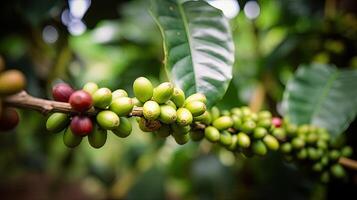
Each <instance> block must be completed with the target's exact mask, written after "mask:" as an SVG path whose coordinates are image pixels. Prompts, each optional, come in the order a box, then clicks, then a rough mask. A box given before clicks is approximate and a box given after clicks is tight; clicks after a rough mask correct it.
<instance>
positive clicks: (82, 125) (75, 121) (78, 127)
mask: <svg viewBox="0 0 357 200" xmlns="http://www.w3.org/2000/svg"><path fill="white" fill-rule="evenodd" d="M70 127H71V131H72V132H73V134H76V135H79V136H85V135H88V134H89V133H91V132H92V131H93V123H92V121H91V120H90V118H89V117H86V116H74V117H73V118H72V121H71V125H70Z"/></svg>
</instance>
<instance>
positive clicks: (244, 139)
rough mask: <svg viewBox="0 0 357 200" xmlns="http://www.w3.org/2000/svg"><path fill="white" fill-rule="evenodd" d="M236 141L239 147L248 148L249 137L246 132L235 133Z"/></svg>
mask: <svg viewBox="0 0 357 200" xmlns="http://www.w3.org/2000/svg"><path fill="white" fill-rule="evenodd" d="M237 143H238V145H239V147H242V148H248V147H249V146H250V138H249V136H248V135H247V134H245V133H243V132H240V133H238V134H237Z"/></svg>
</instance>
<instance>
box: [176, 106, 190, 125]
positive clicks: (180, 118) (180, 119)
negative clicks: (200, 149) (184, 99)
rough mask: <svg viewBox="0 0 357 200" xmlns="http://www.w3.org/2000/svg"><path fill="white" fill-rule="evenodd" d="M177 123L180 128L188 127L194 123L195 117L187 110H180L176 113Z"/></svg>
mask: <svg viewBox="0 0 357 200" xmlns="http://www.w3.org/2000/svg"><path fill="white" fill-rule="evenodd" d="M176 114H177V119H176V123H177V124H178V125H180V126H187V125H189V124H191V123H192V120H193V117H192V114H191V112H190V111H189V110H188V109H186V108H179V109H178V110H177V111H176Z"/></svg>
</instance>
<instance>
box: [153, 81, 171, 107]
mask: <svg viewBox="0 0 357 200" xmlns="http://www.w3.org/2000/svg"><path fill="white" fill-rule="evenodd" d="M173 93H174V87H173V85H172V84H171V83H169V82H164V83H161V84H160V85H158V86H157V87H156V88H154V92H153V94H152V99H153V100H154V101H156V102H157V103H159V104H162V103H165V102H166V101H168V100H170V99H171V97H172V95H173Z"/></svg>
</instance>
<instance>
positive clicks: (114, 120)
mask: <svg viewBox="0 0 357 200" xmlns="http://www.w3.org/2000/svg"><path fill="white" fill-rule="evenodd" d="M96 119H97V123H98V124H99V125H100V127H102V128H104V129H107V130H113V129H115V128H117V127H118V126H119V124H120V120H119V117H118V115H117V114H115V113H114V112H112V111H110V110H104V111H100V112H99V113H98V114H97V117H96Z"/></svg>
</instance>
